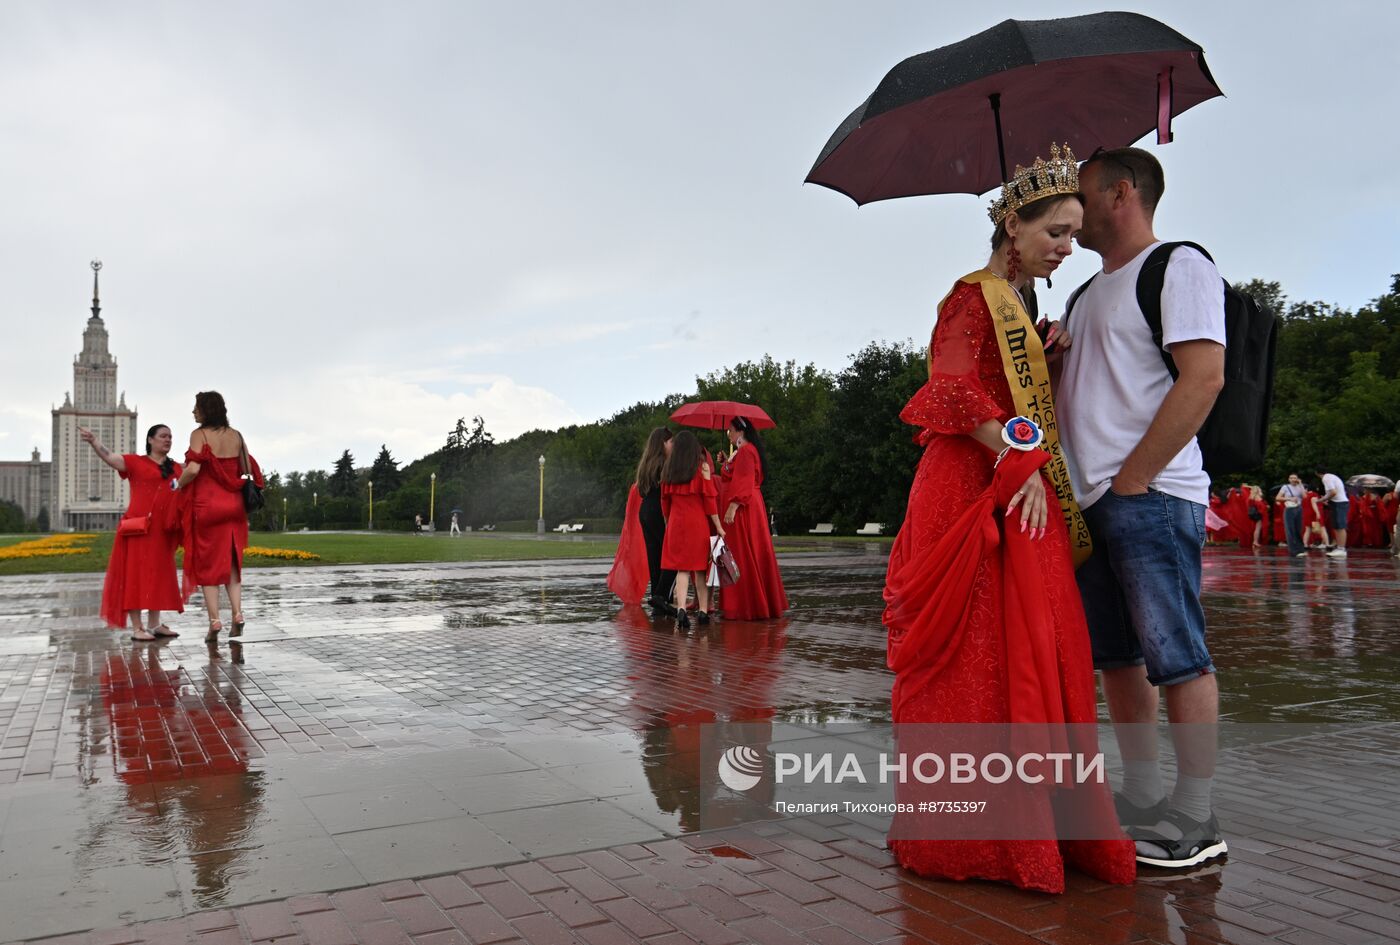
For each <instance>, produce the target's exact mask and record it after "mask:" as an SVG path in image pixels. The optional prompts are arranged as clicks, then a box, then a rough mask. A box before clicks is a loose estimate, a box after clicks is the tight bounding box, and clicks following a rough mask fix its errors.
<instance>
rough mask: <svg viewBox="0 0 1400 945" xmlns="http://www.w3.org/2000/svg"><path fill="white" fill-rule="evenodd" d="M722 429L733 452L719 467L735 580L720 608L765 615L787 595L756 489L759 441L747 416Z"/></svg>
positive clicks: (741, 616)
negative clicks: (736, 573)
mask: <svg viewBox="0 0 1400 945" xmlns="http://www.w3.org/2000/svg"><path fill="white" fill-rule="evenodd" d="M725 432H726V434H727V435H728V436H729V443H730V445H731V446H733V447H734V448H735V452H734V454H733V455H732V456H730V457H729V459H727V460H726V461H725V462H724V464H723V465H721V466H720V469H719V479H720V482H719V507H720V508H721V509H722V510H723V513H724V526H725V532H726V534H727V536H728V537H726V538H725V540H724V543H725V544H726V545H728V546H729V551H730V552H731V553H732V554H733V555H734V564H735V565H736V566H737V567H738V569H739V580H738V581H737V582H736V583H735V584H734V585H733V586H732V587H728V588H726V589H725V591H724V599H723V606H722V610H723V611H724V616H725V617H726V618H735V619H738V620H766V619H768V618H769V617H776V616H778V615H779V614H781V613H782V612H783V611H785V610H787V608H788V599H787V592H786V591H784V590H783V577H782V575H781V574H780V573H779V572H778V556H777V555H775V554H774V553H773V535H772V533H771V532H770V531H769V530H768V506H767V505H765V504H764V502H763V493H762V491H760V489H761V487H762V485H763V480H764V473H766V472H767V470H768V464H767V461H766V457H765V455H764V449H763V441H762V440H761V439H759V436H758V430H756V429H754V425H753V422H752V421H751V420H748V419H747V418H745V417H735V418H734V419H733V420H731V421H729V426H728V427H726V428H725Z"/></svg>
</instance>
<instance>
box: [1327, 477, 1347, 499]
mask: <svg viewBox="0 0 1400 945" xmlns="http://www.w3.org/2000/svg"><path fill="white" fill-rule="evenodd" d="M1322 501H1324V502H1350V501H1351V496H1349V495H1347V487H1346V486H1345V485H1343V484H1342V477H1341V476H1338V475H1336V474H1335V473H1323V474H1322Z"/></svg>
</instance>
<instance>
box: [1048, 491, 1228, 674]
mask: <svg viewBox="0 0 1400 945" xmlns="http://www.w3.org/2000/svg"><path fill="white" fill-rule="evenodd" d="M1084 519H1085V522H1086V523H1087V524H1088V526H1089V535H1090V537H1091V538H1092V539H1093V541H1094V553H1093V555H1092V556H1091V557H1090V558H1089V560H1088V561H1086V562H1084V564H1083V565H1081V566H1080V568H1079V570H1078V571H1076V572H1075V579H1076V580H1077V581H1078V582H1079V593H1080V596H1081V597H1082V598H1083V599H1084V615H1085V617H1086V618H1088V621H1089V641H1090V643H1091V645H1092V648H1093V653H1094V668H1095V669H1118V668H1120V667H1123V666H1142V665H1144V664H1145V665H1146V667H1147V679H1148V681H1149V682H1151V683H1152V685H1154V686H1170V685H1174V684H1176V683H1183V682H1187V681H1189V680H1192V679H1195V678H1196V677H1197V676H1204V675H1206V674H1207V673H1213V672H1215V665H1214V664H1213V663H1212V662H1211V659H1210V652H1209V651H1208V650H1207V649H1206V617H1205V611H1203V610H1202V609H1201V548H1202V547H1203V546H1204V545H1205V540H1206V509H1205V506H1203V505H1200V504H1198V503H1195V502H1190V501H1188V500H1186V499H1178V498H1176V497H1175V496H1170V495H1167V494H1166V493H1165V492H1158V491H1157V490H1155V489H1152V490H1149V491H1148V492H1147V493H1146V494H1144V495H1130V496H1123V495H1118V494H1116V493H1115V492H1113V490H1112V489H1110V490H1109V491H1108V492H1106V493H1104V494H1103V497H1102V498H1100V499H1099V500H1098V501H1097V502H1095V503H1094V504H1093V505H1091V506H1090V507H1089V508H1087V509H1085V510H1084Z"/></svg>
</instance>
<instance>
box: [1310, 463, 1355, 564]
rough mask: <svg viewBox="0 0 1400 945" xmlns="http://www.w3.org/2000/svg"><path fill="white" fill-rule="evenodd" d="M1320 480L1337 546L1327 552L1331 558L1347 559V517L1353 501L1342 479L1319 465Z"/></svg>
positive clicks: (1333, 539)
mask: <svg viewBox="0 0 1400 945" xmlns="http://www.w3.org/2000/svg"><path fill="white" fill-rule="evenodd" d="M1316 472H1317V475H1318V478H1320V479H1321V480H1322V502H1323V508H1324V510H1325V512H1326V518H1327V528H1328V529H1329V530H1330V531H1331V532H1332V543H1333V545H1334V546H1335V547H1334V548H1333V549H1332V550H1331V551H1329V552H1327V557H1329V558H1345V557H1346V556H1347V516H1348V515H1349V514H1350V513H1351V500H1350V499H1349V498H1348V497H1347V487H1346V486H1345V485H1344V484H1343V483H1342V479H1341V477H1340V476H1338V475H1337V474H1336V473H1330V472H1328V471H1327V467H1326V466H1325V465H1324V464H1322V463H1319V464H1318V465H1317V470H1316Z"/></svg>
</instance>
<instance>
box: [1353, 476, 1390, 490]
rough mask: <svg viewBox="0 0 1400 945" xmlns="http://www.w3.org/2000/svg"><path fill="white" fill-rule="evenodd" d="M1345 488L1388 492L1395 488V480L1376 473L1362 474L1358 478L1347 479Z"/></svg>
mask: <svg viewBox="0 0 1400 945" xmlns="http://www.w3.org/2000/svg"><path fill="white" fill-rule="evenodd" d="M1347 488H1348V489H1383V490H1390V489H1394V488H1395V480H1394V479H1390V478H1387V477H1386V476H1382V475H1380V474H1378V473H1362V474H1361V475H1359V476H1352V477H1351V478H1350V479H1348V480H1347Z"/></svg>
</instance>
